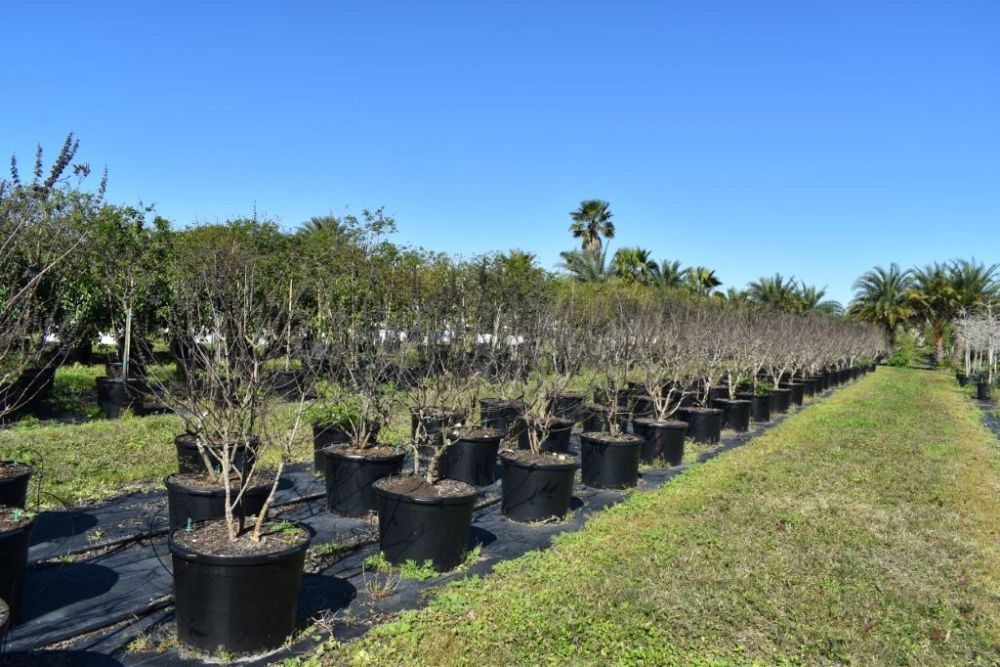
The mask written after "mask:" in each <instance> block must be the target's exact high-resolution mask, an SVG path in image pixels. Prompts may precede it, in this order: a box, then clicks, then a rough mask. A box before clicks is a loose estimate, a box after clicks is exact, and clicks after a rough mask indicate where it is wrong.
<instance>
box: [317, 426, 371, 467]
mask: <svg viewBox="0 0 1000 667" xmlns="http://www.w3.org/2000/svg"><path fill="white" fill-rule="evenodd" d="M380 428H381V427H380V425H379V424H376V423H374V422H370V423H369V424H368V426H367V428H366V430H367V431H368V442H370V443H375V441H376V440H378V432H379V430H380ZM312 431H313V470H315V471H316V472H318V473H323V472H325V470H326V463H325V462H324V457H323V450H324V449H326V448H327V447H329V446H331V445H346V444H349V443H350V442H351V436H350V435H348V434H347V431H345V430H344V429H342V428H341V427H339V426H333V425H330V424H313V425H312Z"/></svg>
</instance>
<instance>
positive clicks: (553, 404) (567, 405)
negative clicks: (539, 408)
mask: <svg viewBox="0 0 1000 667" xmlns="http://www.w3.org/2000/svg"><path fill="white" fill-rule="evenodd" d="M586 402H587V397H586V396H585V395H584V394H568V393H564V394H559V395H558V396H553V397H552V398H551V399H550V402H549V412H551V413H552V414H553V415H555V416H556V417H559V418H560V419H569V420H571V421H574V422H576V421H578V420H579V419H580V417H581V414H582V412H583V405H584V403H586Z"/></svg>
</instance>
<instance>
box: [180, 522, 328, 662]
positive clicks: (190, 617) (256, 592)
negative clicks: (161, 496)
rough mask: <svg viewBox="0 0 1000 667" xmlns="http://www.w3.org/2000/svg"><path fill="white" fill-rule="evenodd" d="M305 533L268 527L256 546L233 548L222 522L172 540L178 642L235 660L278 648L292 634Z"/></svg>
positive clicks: (245, 542) (247, 542)
mask: <svg viewBox="0 0 1000 667" xmlns="http://www.w3.org/2000/svg"><path fill="white" fill-rule="evenodd" d="M309 540H310V537H309V533H308V532H307V531H306V530H305V529H303V528H301V527H299V526H296V525H294V524H289V523H286V522H282V523H280V524H275V523H271V524H265V529H264V531H263V534H262V536H261V540H260V541H259V542H254V541H253V540H251V539H250V536H249V534H244V535H242V536H240V537H239V538H237V540H235V541H230V539H229V535H228V533H227V530H226V526H225V522H222V521H212V522H208V523H204V524H201V525H199V526H196V527H195V528H194V529H193V530H192V531H190V532H189V531H187V530H177V531H174V532H173V533H171V535H170V539H169V540H168V542H167V546H168V547H169V549H170V553H171V556H172V560H173V576H174V601H175V610H176V611H175V613H176V616H177V638H178V639H179V640H180V643H181V644H183V645H185V646H188V647H190V648H193V649H195V650H196V651H198V652H200V653H205V654H209V655H217V654H218V653H220V652H225V653H227V654H229V655H231V656H233V657H239V656H247V655H256V654H260V653H264V652H267V651H271V650H274V649H277V648H280V647H281V646H282V644H283V643H284V642H285V640H286V639H287V638H288V636H289V635H291V634H292V632H294V630H295V627H296V618H297V612H298V601H299V590H300V588H301V585H302V569H303V565H304V563H305V556H306V549H308V547H309Z"/></svg>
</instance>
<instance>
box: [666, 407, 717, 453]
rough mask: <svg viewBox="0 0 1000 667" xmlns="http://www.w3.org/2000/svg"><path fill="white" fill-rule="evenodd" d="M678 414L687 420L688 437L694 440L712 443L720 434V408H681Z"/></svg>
mask: <svg viewBox="0 0 1000 667" xmlns="http://www.w3.org/2000/svg"><path fill="white" fill-rule="evenodd" d="M677 414H678V416H679V417H680V418H681V419H683V420H684V421H686V422H687V425H688V431H687V434H688V437H689V438H691V439H692V440H694V441H695V442H704V443H709V444H714V443H716V442H718V441H719V438H720V437H721V436H722V410H718V409H716V408H681V409H680V410H678V411H677Z"/></svg>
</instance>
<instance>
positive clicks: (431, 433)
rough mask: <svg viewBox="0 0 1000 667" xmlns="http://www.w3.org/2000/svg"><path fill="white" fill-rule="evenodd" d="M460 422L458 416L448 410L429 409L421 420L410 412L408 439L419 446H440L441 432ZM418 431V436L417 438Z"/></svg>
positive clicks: (412, 411) (414, 413)
mask: <svg viewBox="0 0 1000 667" xmlns="http://www.w3.org/2000/svg"><path fill="white" fill-rule="evenodd" d="M459 421H460V415H459V414H458V413H456V412H453V411H450V410H441V409H437V408H429V409H428V410H427V411H426V413H425V414H424V416H423V417H422V418H421V417H420V416H419V415H418V414H417V413H416V412H415V411H414V410H413V409H411V410H410V437H411V438H413V439H414V440H415V441H418V442H420V444H429V443H433V444H435V445H438V444H441V442H442V438H441V431H443V430H444V429H446V428H451V427H452V426H454V425H455V424H457V423H458V422H459ZM418 431H420V436H419V437H418Z"/></svg>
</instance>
